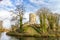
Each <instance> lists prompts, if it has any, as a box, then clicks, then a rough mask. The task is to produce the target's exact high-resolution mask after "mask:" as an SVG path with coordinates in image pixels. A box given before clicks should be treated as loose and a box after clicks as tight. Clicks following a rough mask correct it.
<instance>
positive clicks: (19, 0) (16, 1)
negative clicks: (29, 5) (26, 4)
mask: <svg viewBox="0 0 60 40" xmlns="http://www.w3.org/2000/svg"><path fill="white" fill-rule="evenodd" d="M22 3H23V0H15V4H16V5H19V4H22Z"/></svg>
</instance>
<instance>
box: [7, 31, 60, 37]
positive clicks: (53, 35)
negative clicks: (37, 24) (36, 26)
mask: <svg viewBox="0 0 60 40" xmlns="http://www.w3.org/2000/svg"><path fill="white" fill-rule="evenodd" d="M6 34H7V35H9V36H15V37H60V35H55V34H49V35H41V34H37V35H31V34H25V33H17V32H8V33H6Z"/></svg>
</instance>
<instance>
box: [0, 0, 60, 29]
mask: <svg viewBox="0 0 60 40" xmlns="http://www.w3.org/2000/svg"><path fill="white" fill-rule="evenodd" d="M19 4H24V7H25V16H24V17H26V18H27V21H28V14H29V13H30V12H32V13H34V12H36V11H37V10H38V9H40V8H41V7H47V8H49V9H50V10H51V11H52V12H56V13H60V0H2V1H0V19H2V20H4V21H3V25H4V27H6V28H7V27H8V26H10V25H11V24H10V20H11V14H10V12H9V11H10V10H15V9H16V5H19Z"/></svg>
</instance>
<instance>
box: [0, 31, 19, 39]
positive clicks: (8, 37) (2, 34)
mask: <svg viewBox="0 0 60 40" xmlns="http://www.w3.org/2000/svg"><path fill="white" fill-rule="evenodd" d="M0 40H18V39H17V38H15V37H11V36H7V35H6V32H3V33H0Z"/></svg>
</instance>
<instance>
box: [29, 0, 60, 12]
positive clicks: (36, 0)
mask: <svg viewBox="0 0 60 40" xmlns="http://www.w3.org/2000/svg"><path fill="white" fill-rule="evenodd" d="M29 1H30V2H31V3H33V4H35V5H36V6H39V7H48V8H49V9H51V10H52V11H53V12H58V13H59V11H60V0H29Z"/></svg>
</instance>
